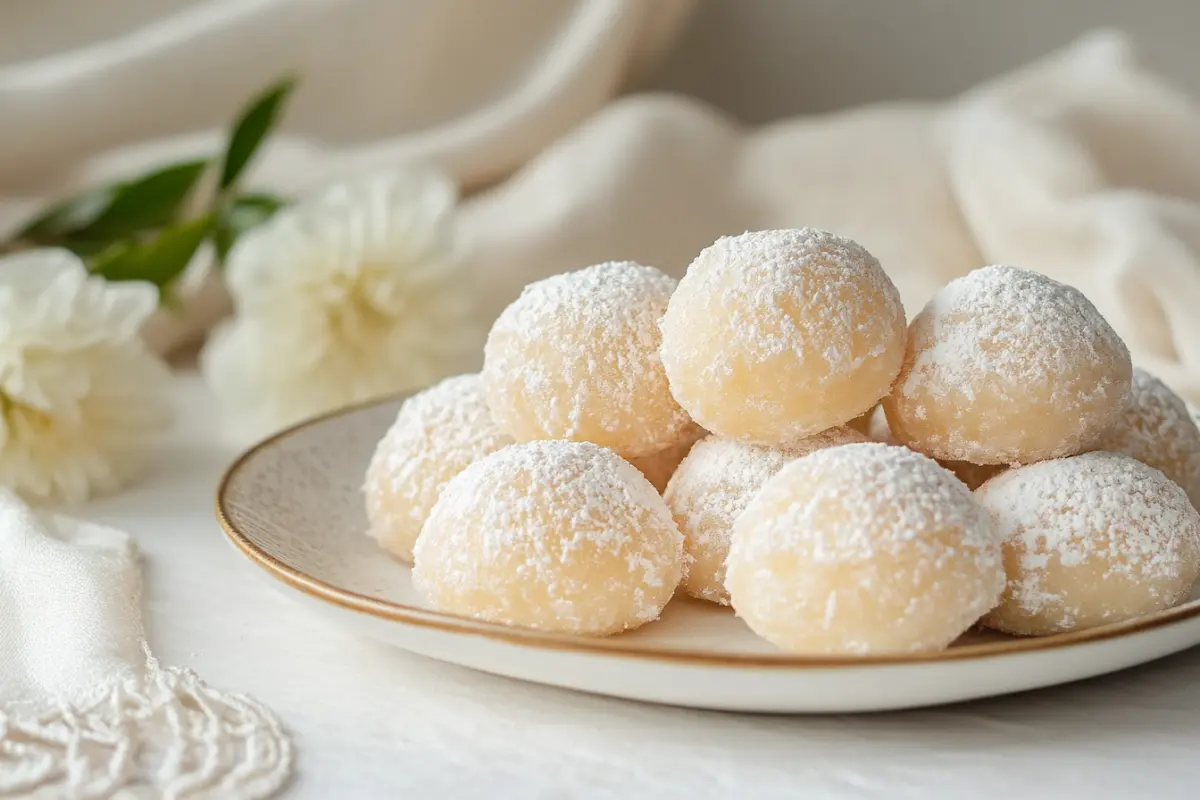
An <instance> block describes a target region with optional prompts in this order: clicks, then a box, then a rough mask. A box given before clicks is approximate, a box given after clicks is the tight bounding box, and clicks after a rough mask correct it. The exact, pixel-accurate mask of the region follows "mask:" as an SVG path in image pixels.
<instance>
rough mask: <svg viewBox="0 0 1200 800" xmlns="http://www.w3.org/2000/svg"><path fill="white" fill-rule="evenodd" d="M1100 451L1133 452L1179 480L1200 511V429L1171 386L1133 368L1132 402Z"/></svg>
mask: <svg viewBox="0 0 1200 800" xmlns="http://www.w3.org/2000/svg"><path fill="white" fill-rule="evenodd" d="M1099 449H1101V450H1110V451H1112V452H1115V453H1124V454H1125V455H1127V456H1132V457H1133V458H1136V459H1137V460H1138V461H1141V462H1142V463H1143V464H1148V465H1150V466H1152V467H1154V468H1155V469H1157V470H1159V471H1161V472H1162V473H1163V474H1164V475H1166V476H1167V477H1168V478H1170V479H1171V480H1173V481H1175V482H1176V483H1177V484H1179V485H1180V487H1182V489H1183V491H1184V492H1186V493H1187V496H1188V499H1189V500H1191V501H1192V505H1193V506H1195V507H1196V508H1198V509H1200V428H1198V427H1197V426H1196V422H1195V420H1193V419H1192V415H1191V414H1190V413H1189V412H1188V407H1187V404H1186V403H1185V402H1184V401H1183V400H1182V399H1181V398H1180V397H1179V395H1177V394H1175V393H1174V392H1172V391H1171V390H1170V389H1168V388H1167V386H1166V384H1164V383H1163V382H1162V381H1160V380H1159V379H1158V378H1155V377H1154V376H1153V375H1151V374H1150V373H1148V372H1146V371H1145V370H1141V369H1137V368H1134V370H1133V387H1132V391H1131V393H1130V399H1129V405H1128V407H1126V409H1125V411H1124V413H1122V414H1121V415H1120V416H1119V417H1118V418H1117V421H1116V422H1114V423H1113V425H1112V427H1111V428H1109V429H1108V431H1107V432H1106V433H1105V434H1104V437H1103V438H1102V439H1101V440H1100V444H1099Z"/></svg>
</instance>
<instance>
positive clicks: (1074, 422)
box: [883, 266, 1132, 464]
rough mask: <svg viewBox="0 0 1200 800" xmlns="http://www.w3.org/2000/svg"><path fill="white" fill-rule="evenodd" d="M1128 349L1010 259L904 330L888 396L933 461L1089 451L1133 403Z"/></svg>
mask: <svg viewBox="0 0 1200 800" xmlns="http://www.w3.org/2000/svg"><path fill="white" fill-rule="evenodd" d="M1131 370H1132V367H1131V365H1130V362H1129V351H1128V350H1127V349H1126V348H1125V344H1124V343H1123V342H1122V341H1121V339H1120V337H1118V336H1117V334H1116V333H1115V332H1114V331H1113V329H1112V328H1111V327H1110V326H1109V325H1108V323H1107V322H1106V321H1105V320H1104V318H1103V317H1102V316H1101V315H1100V312H1098V311H1097V310H1096V309H1095V307H1094V306H1093V305H1092V304H1091V303H1090V302H1088V300H1087V298H1085V297H1084V296H1083V295H1082V294H1081V293H1080V292H1079V291H1078V290H1076V289H1073V288H1072V287H1070V286H1066V285H1065V284H1061V283H1058V282H1057V281H1053V280H1050V279H1049V278H1047V277H1045V276H1043V275H1039V274H1037V273H1035V272H1029V271H1027V270H1022V269H1016V268H1015V267H1008V266H993V267H985V268H984V269H978V270H975V271H974V272H972V273H970V274H968V275H966V276H964V277H962V278H959V279H958V280H955V281H952V282H951V283H949V284H947V285H946V286H945V287H943V288H942V289H941V290H940V291H938V293H937V294H935V295H934V297H933V299H932V300H930V301H929V304H928V305H926V306H925V308H924V309H923V310H922V311H921V313H919V314H918V315H917V316H916V318H915V319H914V320H913V322H912V325H911V326H910V327H909V332H908V344H907V349H906V352H905V356H904V366H903V369H902V370H901V371H900V376H899V378H897V380H896V384H895V386H894V387H893V389H892V392H891V394H890V395H889V396H888V397H887V398H885V399H884V401H883V407H884V409H885V410H886V412H887V418H888V423H889V426H890V428H891V432H892V435H894V436H895V437H896V438H897V439H898V440H899V441H900V442H902V443H904V444H906V445H908V446H909V447H911V448H913V449H915V450H919V451H920V452H922V453H926V454H928V455H931V456H933V457H935V458H939V459H946V460H954V461H970V462H972V463H974V464H1010V463H1018V462H1020V463H1030V462H1034V461H1041V460H1043V459H1048V458H1056V457H1060V456H1065V455H1072V454H1074V453H1078V452H1081V451H1082V450H1085V449H1088V448H1090V447H1093V446H1095V444H1096V442H1097V441H1098V440H1099V438H1100V436H1101V435H1102V434H1103V433H1104V431H1105V429H1106V428H1108V426H1109V425H1111V424H1112V423H1113V422H1114V421H1115V420H1116V419H1117V416H1118V414H1120V413H1121V411H1122V410H1123V409H1124V407H1125V404H1126V403H1127V402H1128V400H1129V383H1130V374H1131Z"/></svg>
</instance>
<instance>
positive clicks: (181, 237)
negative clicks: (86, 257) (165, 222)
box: [90, 214, 213, 289]
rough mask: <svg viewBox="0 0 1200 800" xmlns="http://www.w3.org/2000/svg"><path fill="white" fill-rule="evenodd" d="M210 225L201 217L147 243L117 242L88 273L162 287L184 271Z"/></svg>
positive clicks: (209, 218)
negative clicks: (145, 282)
mask: <svg viewBox="0 0 1200 800" xmlns="http://www.w3.org/2000/svg"><path fill="white" fill-rule="evenodd" d="M212 225H213V216H212V214H205V215H204V216H203V217H200V218H198V219H194V220H190V221H188V222H183V223H180V224H179V225H175V226H174V227H171V228H167V229H165V230H163V231H162V232H161V233H159V234H158V235H157V236H156V237H154V238H153V239H151V240H149V241H147V242H142V243H139V244H134V243H130V242H117V243H115V244H114V245H112V246H111V247H110V248H108V249H107V250H105V251H104V252H103V253H101V254H100V255H98V256H96V257H95V258H94V259H93V260H92V262H91V265H90V266H91V269H92V272H94V273H95V274H97V275H100V276H101V277H103V278H105V279H106V280H110V281H148V282H149V283H153V284H154V285H155V286H157V287H159V288H160V289H163V288H166V287H167V286H168V285H169V284H170V283H171V282H172V281H174V280H175V279H176V278H178V277H179V275H180V274H181V273H182V272H183V271H184V270H185V269H186V268H187V265H188V263H189V262H190V261H191V260H192V257H193V256H194V255H195V254H196V251H197V250H198V249H199V248H200V245H201V244H202V243H203V242H204V239H205V237H207V236H208V234H209V232H210V231H211V230H212Z"/></svg>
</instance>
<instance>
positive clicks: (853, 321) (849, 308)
mask: <svg viewBox="0 0 1200 800" xmlns="http://www.w3.org/2000/svg"><path fill="white" fill-rule="evenodd" d="M662 330H663V344H662V357H663V364H664V366H665V367H666V371H667V376H668V378H669V379H670V382H671V391H672V393H674V395H675V397H676V399H677V400H679V402H680V404H681V405H682V406H683V407H684V408H686V409H687V410H688V412H689V413H690V414H691V415H692V417H693V418H694V419H695V420H696V422H698V423H699V424H701V425H702V426H704V427H705V428H707V429H708V430H710V431H712V432H714V433H716V434H719V435H721V436H724V437H726V438H729V439H737V440H740V441H746V442H752V443H757V444H765V445H769V446H779V445H784V446H786V445H788V444H791V443H794V442H797V441H799V440H801V439H803V438H805V437H807V436H811V435H813V434H815V433H819V432H820V431H823V430H827V429H828V428H831V427H834V426H837V425H841V424H843V423H845V422H847V421H849V420H850V419H852V418H854V417H855V416H857V415H859V414H861V413H863V412H864V411H866V410H867V409H868V408H870V407H871V406H872V405H874V404H875V403H876V402H877V401H878V400H879V398H880V397H882V396H883V395H884V394H886V393H887V391H888V388H889V387H890V385H891V383H892V379H893V378H895V376H896V373H897V372H898V371H899V369H900V361H901V358H902V357H903V349H904V335H905V318H904V308H903V306H902V305H901V303H900V294H899V292H897V290H896V287H895V286H894V285H893V284H892V282H891V280H889V279H888V276H887V274H886V273H885V272H884V271H883V268H882V267H880V265H879V262H878V261H877V260H876V259H875V257H874V256H872V255H871V254H870V253H868V252H867V251H866V250H865V249H864V248H863V247H861V246H860V245H858V244H856V243H855V242H852V241H850V240H849V239H843V238H841V237H839V236H835V235H834V234H832V233H827V232H825V231H818V230H814V229H812V228H801V229H798V230H772V231H757V232H752V233H744V234H742V235H740V236H727V237H723V238H721V239H718V240H717V241H716V242H715V243H714V244H713V245H711V246H710V247H707V248H705V249H704V250H703V251H702V252H701V253H700V255H698V256H697V257H696V259H695V260H694V261H693V262H692V264H691V266H689V267H688V271H687V274H686V275H685V276H684V277H683V280H682V281H680V284H679V288H678V289H677V290H676V291H675V294H674V295H673V296H672V297H671V301H670V304H669V305H668V306H667V313H666V314H665V315H664V316H663V319H662Z"/></svg>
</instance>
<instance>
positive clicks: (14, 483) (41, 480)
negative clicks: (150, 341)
mask: <svg viewBox="0 0 1200 800" xmlns="http://www.w3.org/2000/svg"><path fill="white" fill-rule="evenodd" d="M157 306H158V292H157V290H156V289H155V288H154V287H153V286H151V285H150V284H148V283H132V282H131V283H108V282H106V281H104V280H103V279H102V278H98V277H94V276H91V275H89V274H88V272H87V269H86V268H85V267H84V265H83V263H82V262H81V261H80V260H79V259H78V258H77V257H75V256H74V255H73V254H71V253H70V252H68V251H66V250H57V249H50V250H32V251H29V252H25V253H19V254H17V255H12V256H8V257H6V258H0V485H3V486H7V487H10V488H12V489H14V490H16V492H17V493H18V494H20V495H22V496H24V497H25V498H27V499H30V500H61V501H65V502H70V503H74V502H80V501H83V500H85V499H87V498H88V497H89V496H91V495H93V494H100V493H104V492H111V491H114V490H116V489H118V488H120V487H121V486H123V485H125V484H126V483H127V482H128V481H129V480H130V479H132V478H133V477H134V475H135V474H136V472H137V469H138V468H139V467H140V466H141V464H142V462H143V461H144V456H145V453H146V450H147V445H148V444H149V443H150V442H151V440H152V438H153V437H154V435H155V434H157V433H158V432H160V431H161V430H162V429H163V428H164V427H165V426H166V424H167V423H168V421H169V420H170V404H169V400H168V395H167V390H168V387H169V379H170V374H169V372H168V371H167V368H166V366H165V365H164V364H163V363H162V362H161V361H160V360H159V359H158V358H157V357H156V356H154V355H152V354H151V353H150V352H149V351H148V350H147V349H146V347H145V345H144V344H143V343H142V341H141V339H140V338H139V337H138V329H139V327H140V326H141V324H142V322H144V321H145V319H146V318H147V317H148V316H150V314H151V313H153V311H154V310H155V308H157Z"/></svg>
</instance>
